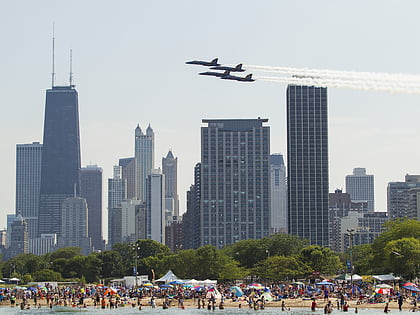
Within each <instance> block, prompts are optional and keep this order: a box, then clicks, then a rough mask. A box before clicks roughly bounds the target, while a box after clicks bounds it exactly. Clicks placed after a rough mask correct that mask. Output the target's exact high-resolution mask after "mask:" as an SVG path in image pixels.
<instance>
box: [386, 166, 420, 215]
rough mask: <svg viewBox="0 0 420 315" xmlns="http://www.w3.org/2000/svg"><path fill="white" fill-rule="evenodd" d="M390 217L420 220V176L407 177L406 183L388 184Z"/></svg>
mask: <svg viewBox="0 0 420 315" xmlns="http://www.w3.org/2000/svg"><path fill="white" fill-rule="evenodd" d="M387 204H388V217H389V219H390V220H395V219H397V218H404V217H406V218H409V219H417V220H418V219H419V218H420V175H408V174H407V175H405V181H404V182H391V183H388V188H387Z"/></svg>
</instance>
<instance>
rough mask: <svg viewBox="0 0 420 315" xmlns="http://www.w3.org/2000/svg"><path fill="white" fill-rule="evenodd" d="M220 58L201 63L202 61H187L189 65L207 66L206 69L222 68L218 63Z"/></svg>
mask: <svg viewBox="0 0 420 315" xmlns="http://www.w3.org/2000/svg"><path fill="white" fill-rule="evenodd" d="M217 60H218V58H214V59H213V60H212V61H210V62H208V61H201V60H193V61H187V62H186V64H187V65H200V66H206V67H212V66H220V64H219V63H217Z"/></svg>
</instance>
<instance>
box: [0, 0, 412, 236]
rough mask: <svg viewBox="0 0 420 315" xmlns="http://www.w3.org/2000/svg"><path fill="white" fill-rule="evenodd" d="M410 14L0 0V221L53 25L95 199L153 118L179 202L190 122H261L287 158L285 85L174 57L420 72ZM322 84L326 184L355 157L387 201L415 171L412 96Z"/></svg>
mask: <svg viewBox="0 0 420 315" xmlns="http://www.w3.org/2000/svg"><path fill="white" fill-rule="evenodd" d="M418 12H420V2H419V1H417V0H412V1H397V0H395V1H386V0H385V1H384V0H376V1H375V0H371V1H364V0H363V1H362V0H360V1H333V0H331V1H313V0H307V1H296V0H283V1H280V0H272V1H245V0H229V1H221V0H214V1H192V0H190V1H182V0H177V1H172V0H167V1H156V0H155V1H140V0H133V1H99V0H89V1H81V0H73V1H57V0H54V1H52V0H51V1H47V0H45V1H33V0H28V1H19V0H15V1H2V2H1V3H0V35H1V36H0V38H1V46H0V62H1V67H0V71H1V72H0V73H1V75H0V86H1V93H0V104H1V112H2V114H1V123H0V135H1V142H2V151H1V153H2V154H0V165H1V174H2V176H3V179H2V180H1V184H0V187H1V189H0V227H2V226H5V222H6V214H7V213H14V211H15V210H14V205H15V151H16V149H15V146H16V144H17V143H31V142H33V141H40V142H42V133H43V118H44V117H43V115H44V105H45V90H46V89H47V88H49V87H50V86H51V36H52V25H53V22H54V23H55V37H56V42H55V43H56V73H57V75H56V83H57V85H60V84H68V72H69V50H70V49H73V71H74V83H75V84H76V88H77V90H78V92H79V110H80V132H81V145H82V148H81V149H82V165H87V164H97V165H99V166H101V167H102V168H103V170H104V209H106V202H105V200H106V191H107V190H106V179H107V178H109V177H111V176H112V166H113V165H114V164H117V163H118V159H119V158H123V157H130V156H133V154H134V129H135V127H136V125H137V123H139V124H140V126H141V127H142V129H143V130H144V129H145V128H146V127H147V125H148V124H149V123H150V124H151V126H152V128H153V129H154V131H155V139H156V140H155V141H156V146H155V150H156V161H155V163H156V166H161V158H162V157H163V156H166V154H167V152H168V150H169V149H172V150H173V153H174V155H175V156H176V157H178V174H179V175H178V176H179V184H178V192H179V195H180V200H181V201H180V208H181V211H184V209H185V192H186V190H187V189H188V188H189V186H190V185H191V184H192V182H193V166H194V165H195V163H197V162H199V160H200V127H201V126H202V123H201V119H203V118H256V117H258V116H259V117H262V118H268V119H269V122H268V125H269V126H270V127H271V152H273V153H275V152H280V153H283V154H285V155H286V132H285V131H286V128H285V126H286V117H285V113H286V107H285V101H286V100H285V90H286V85H285V84H280V83H270V82H261V81H260V82H259V81H256V82H254V83H240V82H230V81H225V80H218V79H215V78H207V77H201V76H198V75H197V73H198V72H200V71H203V70H205V69H206V68H204V67H199V66H187V65H185V64H184V62H185V61H187V60H192V59H212V58H215V57H219V61H220V62H222V63H227V64H236V63H239V62H242V63H244V64H252V65H262V66H284V67H308V68H319V69H334V70H354V71H370V72H390V73H411V74H420V64H419V63H418V62H416V60H418V56H419V55H420V41H419V39H418V34H419V29H420V19H419V18H418ZM328 94H329V97H328V100H329V152H330V159H329V166H330V191H334V189H335V188H344V177H345V175H347V174H351V173H352V169H353V168H354V167H365V168H366V169H367V172H368V174H374V175H375V199H376V209H377V210H380V211H385V210H386V186H387V183H388V182H390V181H402V180H403V178H404V175H405V174H406V173H410V174H420V165H419V162H418V161H419V156H420V145H419V143H420V134H419V133H418V124H419V123H418V122H419V118H418V116H419V114H420V96H419V95H404V94H389V93H385V92H375V91H353V90H337V89H332V88H331V89H329V90H328ZM104 216H105V217H106V216H107V214H106V212H105V213H104ZM104 236H105V237H106V231H105V232H104Z"/></svg>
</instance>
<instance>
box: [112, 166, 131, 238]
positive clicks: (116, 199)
mask: <svg viewBox="0 0 420 315" xmlns="http://www.w3.org/2000/svg"><path fill="white" fill-rule="evenodd" d="M125 199H127V181H126V180H125V179H122V178H121V166H114V174H113V178H109V179H108V245H109V246H112V245H114V244H116V243H121V241H122V208H121V202H122V201H123V200H125Z"/></svg>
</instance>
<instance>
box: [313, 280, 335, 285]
mask: <svg viewBox="0 0 420 315" xmlns="http://www.w3.org/2000/svg"><path fill="white" fill-rule="evenodd" d="M315 284H316V285H336V284H335V283H332V282H328V281H321V282H318V283H315Z"/></svg>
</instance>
